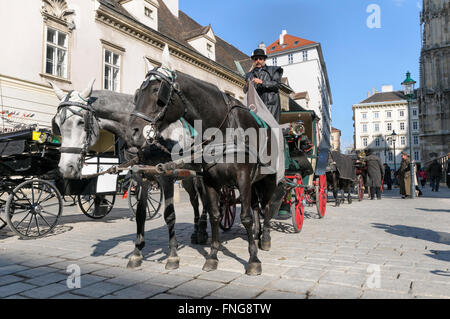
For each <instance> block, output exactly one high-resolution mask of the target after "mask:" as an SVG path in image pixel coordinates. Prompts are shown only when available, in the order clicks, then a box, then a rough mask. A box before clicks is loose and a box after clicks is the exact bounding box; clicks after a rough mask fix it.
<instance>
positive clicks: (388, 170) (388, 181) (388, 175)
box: [383, 163, 392, 190]
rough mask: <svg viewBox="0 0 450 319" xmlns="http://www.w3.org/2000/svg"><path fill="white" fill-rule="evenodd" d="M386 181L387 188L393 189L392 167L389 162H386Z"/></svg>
mask: <svg viewBox="0 0 450 319" xmlns="http://www.w3.org/2000/svg"><path fill="white" fill-rule="evenodd" d="M383 166H384V183H385V184H386V185H387V189H388V190H391V189H392V175H391V168H390V167H389V165H388V164H386V163H384V164H383Z"/></svg>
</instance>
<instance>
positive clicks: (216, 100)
mask: <svg viewBox="0 0 450 319" xmlns="http://www.w3.org/2000/svg"><path fill="white" fill-rule="evenodd" d="M169 60H170V57H169V55H168V49H167V47H166V48H165V50H164V53H163V66H162V67H161V68H159V69H155V70H153V71H150V72H149V73H148V74H147V77H146V80H145V81H144V83H143V84H142V85H141V87H140V89H139V90H138V91H137V92H136V95H135V104H136V107H135V111H134V112H133V114H132V116H131V118H130V125H129V133H130V136H129V140H130V142H131V143H133V145H134V146H136V147H138V148H141V149H145V147H146V145H147V144H148V143H149V142H150V144H153V145H155V142H156V141H158V140H159V139H158V133H159V132H161V131H163V130H164V129H165V128H166V127H168V125H170V124H171V123H173V122H175V121H177V120H178V119H179V118H181V117H183V118H184V119H186V121H187V122H188V123H190V124H191V125H194V126H195V123H194V121H197V120H199V121H201V125H202V127H201V129H199V131H198V133H199V134H200V140H201V141H200V143H199V144H200V145H197V146H201V147H204V146H207V145H215V147H214V149H221V148H222V150H219V151H217V154H218V155H219V157H220V155H223V154H224V153H227V152H229V151H230V149H231V152H236V149H235V148H234V145H233V146H230V145H229V144H228V145H225V144H224V143H223V141H219V142H217V143H216V144H215V142H216V141H214V142H212V140H213V138H212V137H214V138H217V136H218V135H219V133H220V134H222V136H225V132H226V129H227V128H236V129H238V128H242V129H244V130H248V129H251V130H253V131H254V132H256V134H257V136H258V137H259V136H260V134H261V132H260V131H259V129H260V126H258V122H257V120H256V119H255V118H254V117H253V116H252V114H250V112H249V109H248V108H247V107H245V106H244V105H242V103H240V102H239V101H238V100H236V99H234V98H231V97H229V96H226V95H224V94H223V93H222V92H221V91H220V90H219V89H218V88H217V87H216V86H214V85H212V84H209V83H207V82H204V81H201V80H198V79H196V78H194V77H192V76H190V75H187V74H184V73H181V72H175V71H173V70H171V68H170V62H169ZM265 130H266V131H265V132H266V133H267V132H269V133H268V134H267V140H266V141H259V138H258V143H257V144H258V145H249V143H248V141H247V142H246V143H245V148H246V149H247V150H248V149H249V148H250V147H251V146H252V147H255V146H256V147H257V148H258V147H259V146H262V145H263V144H264V145H265V146H266V147H267V148H268V149H270V147H271V145H272V144H271V142H272V135H271V134H270V132H271V131H270V129H267V128H266V129H265ZM143 132H144V133H143ZM208 132H209V134H210V136H206V135H208ZM205 133H206V134H205ZM144 134H145V135H147V136H146V137H144ZM202 137H203V139H202ZM224 149H225V150H224ZM258 149H259V148H258ZM197 155H198V154H197ZM202 155H204V154H202V153H200V156H201V159H200V160H201V165H202V170H203V180H204V183H205V186H206V191H207V198H208V211H209V214H210V223H211V229H212V240H211V252H210V254H209V255H208V256H207V259H206V262H205V264H204V266H203V270H205V271H212V270H215V269H217V266H218V259H217V253H218V250H219V246H220V242H219V221H220V212H219V206H218V203H219V194H220V190H221V188H222V187H223V186H237V188H238V190H239V193H240V198H241V222H242V224H243V225H244V227H245V229H246V232H247V237H248V242H249V253H250V259H249V262H248V268H247V274H249V275H259V274H261V272H262V267H261V262H260V260H259V259H258V256H257V252H258V248H257V245H256V242H255V239H254V236H253V216H252V214H253V213H252V207H254V205H255V202H256V201H259V204H260V207H261V210H262V211H263V213H264V227H263V231H262V235H261V240H260V242H259V244H260V247H261V249H263V250H269V249H270V246H271V244H270V219H271V218H272V215H273V213H272V212H273V211H274V209H270V206H271V204H272V202H273V200H272V196H273V195H274V193H275V190H276V188H277V187H276V186H277V185H276V174H275V173H274V172H273V173H271V174H263V173H262V167H261V165H260V163H258V162H259V160H260V158H259V157H258V161H252V160H251V154H250V152H245V153H244V157H245V158H244V161H243V162H240V161H238V162H236V161H233V162H232V163H227V162H223V161H220V160H217V161H215V160H213V161H212V162H210V161H207V160H205V157H204V156H202ZM234 155H236V154H234ZM234 155H233V156H234ZM142 156H144V157H145V152H144V153H143V155H142ZM194 157H195V155H194ZM252 194H253V196H252ZM252 204H253V206H252ZM170 236H171V238H170V256H169V259H171V260H178V259H179V257H178V255H177V251H176V250H177V241H176V238H175V235H174V234H170ZM136 253H137V254H140V252H139V251H136Z"/></svg>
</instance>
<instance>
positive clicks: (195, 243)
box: [191, 233, 198, 245]
mask: <svg viewBox="0 0 450 319" xmlns="http://www.w3.org/2000/svg"><path fill="white" fill-rule="evenodd" d="M191 243H192V244H194V245H198V235H197V233H193V234H192V235H191Z"/></svg>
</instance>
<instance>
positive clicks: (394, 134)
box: [391, 130, 397, 172]
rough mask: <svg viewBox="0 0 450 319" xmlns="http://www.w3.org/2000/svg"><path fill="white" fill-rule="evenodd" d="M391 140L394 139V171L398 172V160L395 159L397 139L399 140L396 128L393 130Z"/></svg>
mask: <svg viewBox="0 0 450 319" xmlns="http://www.w3.org/2000/svg"><path fill="white" fill-rule="evenodd" d="M391 140H392V143H394V172H396V171H397V162H396V160H395V141H396V140H397V133H395V130H393V131H392V134H391Z"/></svg>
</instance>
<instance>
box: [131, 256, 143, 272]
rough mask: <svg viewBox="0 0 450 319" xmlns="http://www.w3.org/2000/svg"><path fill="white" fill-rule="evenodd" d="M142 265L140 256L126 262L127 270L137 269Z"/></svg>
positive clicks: (132, 257)
mask: <svg viewBox="0 0 450 319" xmlns="http://www.w3.org/2000/svg"><path fill="white" fill-rule="evenodd" d="M141 265H142V257H141V256H131V257H130V260H129V261H128V264H127V268H130V269H134V268H138V267H140V266H141Z"/></svg>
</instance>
